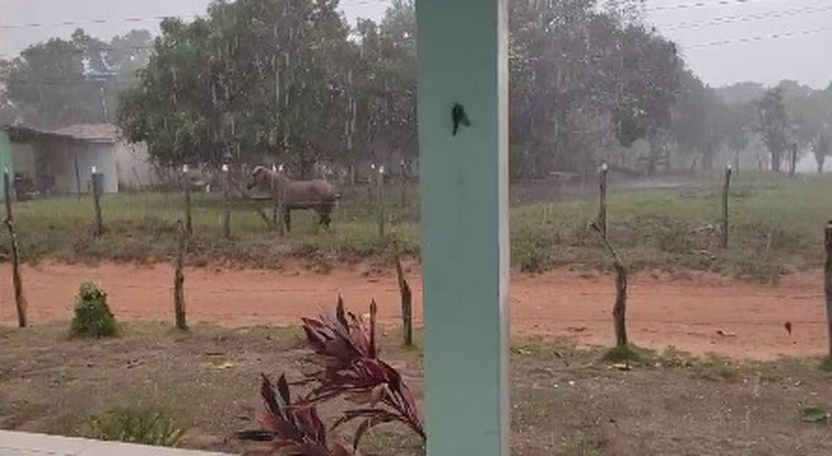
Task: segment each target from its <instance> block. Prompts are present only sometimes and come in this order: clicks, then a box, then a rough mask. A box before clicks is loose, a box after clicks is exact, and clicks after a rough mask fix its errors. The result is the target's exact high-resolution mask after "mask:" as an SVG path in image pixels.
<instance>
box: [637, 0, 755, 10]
mask: <svg viewBox="0 0 832 456" xmlns="http://www.w3.org/2000/svg"><path fill="white" fill-rule="evenodd" d="M755 1H758V0H715V1H709V2H704V1H702V2H693V3H683V4H681V5H673V6H656V7H653V8H645V9H644V11H645V12H647V13H653V12H662V11H676V10H685V9H695V8H710V7H714V6H737V5H746V4H748V3H754V2H755Z"/></svg>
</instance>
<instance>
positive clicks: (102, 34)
mask: <svg viewBox="0 0 832 456" xmlns="http://www.w3.org/2000/svg"><path fill="white" fill-rule="evenodd" d="M209 2H210V0H0V54H3V55H0V58H3V57H8V56H9V55H15V54H17V53H18V52H20V51H21V50H22V49H23V48H25V47H26V46H28V45H30V44H32V43H36V42H38V41H42V40H45V39H47V38H49V37H52V36H64V37H66V36H69V34H70V33H72V31H73V30H74V29H75V28H76V27H77V26H78V25H81V26H83V28H84V29H85V30H87V32H88V33H90V34H91V35H94V36H97V37H99V38H102V39H109V38H110V37H112V36H113V35H114V34H121V33H124V32H126V31H128V30H129V29H131V28H147V29H150V30H154V31H155V30H156V24H157V23H158V21H157V20H153V19H152V18H153V17H155V16H167V15H183V16H188V17H190V16H192V15H194V14H201V13H203V12H204V11H205V8H206V6H207V5H208V4H209ZM386 4H387V2H386V1H385V0H341V5H342V7H343V9H344V11H345V13H346V16H347V18H348V19H349V20H350V21H351V22H352V21H354V20H355V18H356V17H358V16H360V17H369V18H374V19H378V18H380V17H381V15H382V14H383V13H384V9H385V7H386ZM647 8H648V20H649V21H650V22H651V23H653V24H655V25H656V26H657V28H658V29H659V30H660V31H661V32H662V33H663V34H664V35H666V36H668V37H670V38H672V39H674V40H675V41H676V42H677V43H679V44H680V45H681V49H682V52H683V54H684V55H685V58H686V60H687V62H688V63H689V65H690V67H691V68H693V70H694V71H695V72H696V73H697V74H699V75H700V77H702V78H703V80H705V82H707V83H709V84H711V85H715V86H720V85H726V84H731V83H734V82H739V81H757V82H761V83H764V84H767V85H773V84H776V83H777V82H779V81H780V80H782V79H784V78H788V79H795V80H798V81H801V82H803V83H806V84H809V85H811V86H814V87H817V88H821V87H826V86H827V85H828V84H829V83H830V82H832V0H647ZM126 18H141V19H142V20H136V21H128V20H126ZM95 19H100V20H104V21H106V22H104V23H91V22H90V21H92V20H95ZM61 22H75V23H77V24H69V25H63V26H61V25H56V24H59V23H61ZM26 24H44V26H42V27H35V26H31V25H26ZM10 25H11V26H15V25H23V27H20V28H16V27H11V28H10V27H8V26H10ZM772 35H780V38H771V36H772ZM760 38H763V39H760ZM738 40H757V41H750V42H749V41H746V42H741V43H738V42H736V41H738Z"/></svg>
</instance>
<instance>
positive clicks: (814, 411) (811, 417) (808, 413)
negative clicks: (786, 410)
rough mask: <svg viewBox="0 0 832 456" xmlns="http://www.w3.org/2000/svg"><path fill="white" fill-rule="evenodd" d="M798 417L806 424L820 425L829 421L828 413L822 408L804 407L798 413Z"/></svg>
mask: <svg viewBox="0 0 832 456" xmlns="http://www.w3.org/2000/svg"><path fill="white" fill-rule="evenodd" d="M800 417H801V419H802V420H803V421H805V422H807V423H820V422H821V421H826V420H827V419H829V412H827V411H826V409H825V408H823V407H806V408H804V409H802V410H801V411H800Z"/></svg>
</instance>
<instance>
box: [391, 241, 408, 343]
mask: <svg viewBox="0 0 832 456" xmlns="http://www.w3.org/2000/svg"><path fill="white" fill-rule="evenodd" d="M393 261H395V263H396V278H397V279H398V282H399V293H400V294H401V297H402V337H403V338H404V345H405V346H406V347H410V346H412V345H413V293H412V291H411V289H410V284H409V283H407V278H405V276H404V269H403V268H402V259H401V251H400V250H399V243H398V240H397V239H396V238H395V237H394V238H393Z"/></svg>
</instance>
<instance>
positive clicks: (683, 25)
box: [655, 4, 832, 31]
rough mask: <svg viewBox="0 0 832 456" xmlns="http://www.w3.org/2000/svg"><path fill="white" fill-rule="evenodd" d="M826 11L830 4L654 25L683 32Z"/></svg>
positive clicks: (829, 8)
mask: <svg viewBox="0 0 832 456" xmlns="http://www.w3.org/2000/svg"><path fill="white" fill-rule="evenodd" d="M827 11H832V4H830V5H826V6H822V7H817V6H808V7H803V8H795V9H791V10H774V11H766V12H762V13H758V14H749V15H735V16H724V17H717V18H714V19H710V20H705V21H694V22H675V23H666V24H656V25H655V27H656V28H660V29H662V30H663V31H672V30H684V29H692V28H701V27H711V26H718V25H725V24H733V23H737V22H750V21H758V20H764V19H773V18H784V17H795V16H802V15H805V14H815V13H823V12H827Z"/></svg>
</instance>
